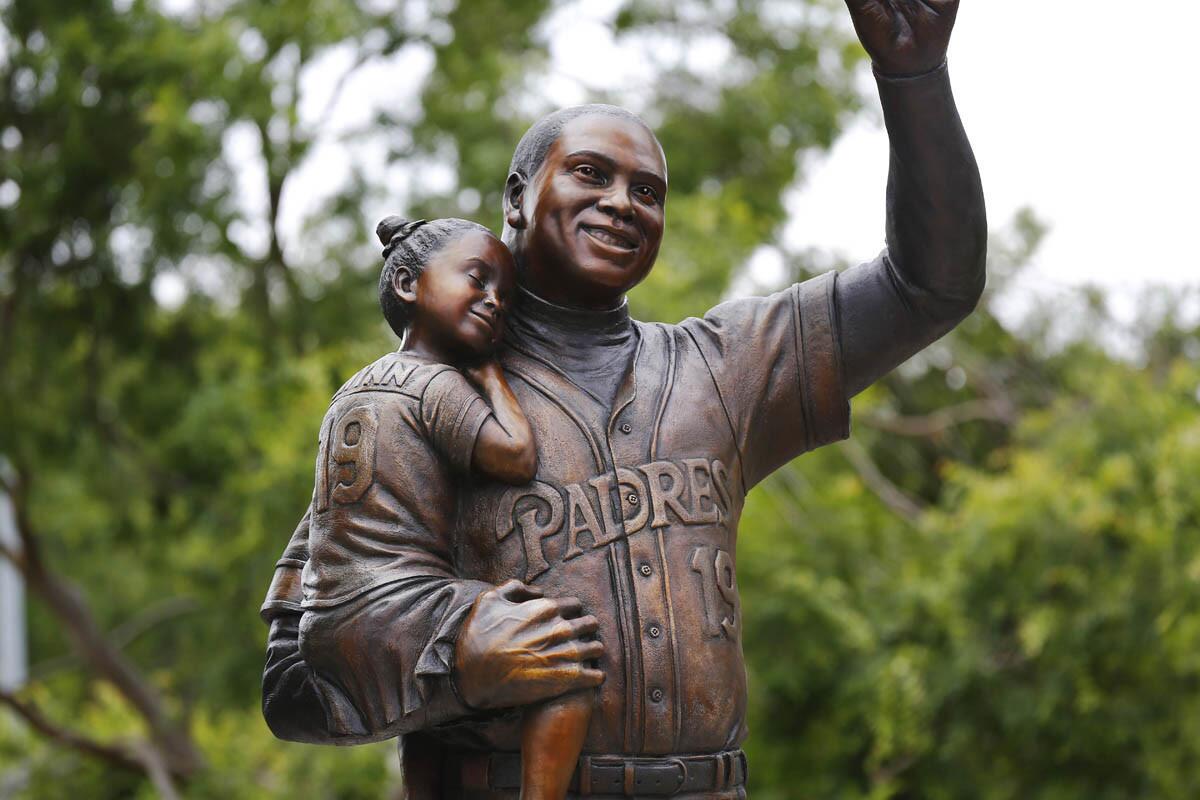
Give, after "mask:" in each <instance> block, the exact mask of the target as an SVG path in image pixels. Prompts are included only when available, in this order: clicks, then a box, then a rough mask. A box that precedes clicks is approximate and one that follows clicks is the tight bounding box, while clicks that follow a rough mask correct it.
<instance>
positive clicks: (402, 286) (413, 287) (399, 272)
mask: <svg viewBox="0 0 1200 800" xmlns="http://www.w3.org/2000/svg"><path fill="white" fill-rule="evenodd" d="M392 291H393V292H395V293H396V297H398V298H400V300H401V302H404V303H415V302H417V279H416V276H414V275H413V274H412V270H410V269H409V268H408V267H405V266H398V267H396V271H395V272H393V273H392Z"/></svg>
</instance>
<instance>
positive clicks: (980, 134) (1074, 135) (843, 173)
mask: <svg viewBox="0 0 1200 800" xmlns="http://www.w3.org/2000/svg"><path fill="white" fill-rule="evenodd" d="M463 1H464V2H469V0H463ZM618 5H619V2H618V0H577V2H574V3H570V4H567V6H566V7H564V8H563V9H562V10H561V11H560V12H559V13H558V14H556V15H554V16H553V17H552V18H551V20H550V21H549V22H548V23H547V24H546V30H547V32H552V34H553V35H549V36H547V38H548V40H549V41H550V42H552V44H553V47H552V70H551V73H550V74H549V75H547V76H545V77H544V79H541V80H539V82H538V85H539V87H540V88H541V89H542V90H543V91H544V92H545V93H546V94H547V95H548V96H549V98H550V99H551V100H552V101H553V102H556V103H558V104H561V105H567V104H571V103H576V102H580V101H582V100H584V99H586V97H587V89H588V86H589V84H591V85H595V86H604V85H609V86H611V85H614V84H615V85H622V86H626V85H627V86H628V88H629V90H630V91H631V92H632V93H633V96H634V97H635V98H636V95H637V93H638V86H637V84H636V81H637V80H639V79H641V80H644V77H643V76H644V74H645V73H644V72H641V64H640V63H639V62H638V55H637V53H631V52H627V51H622V50H621V49H620V48H617V47H616V46H615V45H614V44H613V41H612V37H611V34H610V33H609V31H608V25H607V23H608V21H609V20H611V17H612V13H613V11H614V10H615V8H616V7H617V6H618ZM1197 32H1200V2H1196V0H1142V2H1139V3H1136V4H1131V3H1129V2H1127V0H1125V1H1123V2H1118V1H1117V0H1091V2H1086V3H1085V2H1083V0H1073V1H1071V0H963V2H962V6H961V10H960V12H959V20H958V26H957V28H956V30H955V34H954V39H953V42H952V45H951V51H950V65H951V66H950V69H951V76H952V80H953V83H954V87H955V92H956V95H957V97H958V102H959V108H960V110H961V111H962V115H963V118H964V120H965V122H966V126H967V130H968V133H969V134H970V137H971V140H972V142H973V144H974V146H975V151H976V154H977V156H978V159H979V162H980V167H981V170H982V173H983V180H984V186H985V191H986V194H987V199H988V210H989V217H990V220H991V222H992V226H993V228H994V229H998V228H1001V227H1003V226H1004V225H1005V224H1006V223H1007V222H1008V221H1009V220H1011V218H1012V216H1013V214H1014V213H1015V212H1016V211H1017V210H1018V209H1020V208H1022V207H1026V206H1028V207H1030V208H1032V209H1033V210H1034V211H1035V213H1036V214H1037V215H1038V216H1039V217H1040V218H1041V219H1042V220H1043V221H1044V222H1046V223H1047V224H1048V225H1049V226H1050V230H1051V232H1050V234H1049V236H1048V238H1047V240H1046V242H1045V244H1044V246H1043V248H1042V250H1041V251H1040V252H1039V254H1038V256H1037V258H1036V260H1035V262H1034V265H1033V268H1032V269H1031V270H1029V271H1027V272H1026V273H1025V275H1024V277H1023V278H1022V280H1021V281H1020V282H1019V284H1018V285H1017V286H1016V287H1015V288H1014V290H1013V291H1014V293H1015V294H1016V295H1018V296H1020V295H1021V294H1022V293H1025V294H1037V295H1042V296H1044V295H1045V294H1053V293H1054V292H1055V291H1061V290H1062V289H1063V288H1064V287H1068V286H1073V285H1078V284H1080V283H1084V282H1094V283H1099V284H1101V285H1103V286H1106V287H1109V288H1111V289H1115V290H1116V291H1115V292H1114V294H1115V295H1116V296H1118V297H1126V298H1131V297H1133V296H1135V295H1136V292H1137V289H1138V288H1139V287H1142V286H1145V285H1146V284H1148V283H1168V284H1171V285H1174V286H1184V285H1187V286H1197V285H1200V280H1198V279H1197V276H1200V256H1198V255H1197V250H1196V248H1195V247H1193V245H1192V242H1191V239H1192V233H1193V230H1194V229H1195V226H1196V225H1197V223H1198V222H1200V200H1198V199H1197V191H1198V190H1200V189H1198V187H1200V125H1198V117H1200V100H1198V98H1200V88H1197V83H1198V81H1200V76H1198V75H1197V74H1196V73H1197V71H1198V70H1200V62H1198V61H1197V59H1196V58H1195V52H1196V48H1195V46H1194V43H1193V42H1192V41H1191V40H1190V38H1189V37H1191V36H1193V35H1196V34H1197ZM681 57H683V58H685V59H686V60H687V62H688V64H689V66H691V67H693V68H696V69H714V70H717V69H720V65H721V61H722V48H721V47H720V44H719V42H718V43H711V46H710V47H702V48H697V49H695V50H694V51H692V52H689V53H685V54H682V56H681ZM398 58H400V59H407V60H408V61H407V62H406V63H403V64H402V63H399V62H397V63H385V64H377V65H375V66H374V67H372V68H369V69H368V70H366V71H365V73H364V74H363V75H362V76H360V77H359V78H357V79H355V80H353V81H351V82H350V84H349V85H348V86H347V87H346V92H345V94H344V96H343V99H342V101H341V102H340V103H338V104H337V108H336V109H335V112H336V113H335V116H336V117H337V118H338V119H339V121H343V120H344V122H345V127H352V126H354V125H355V124H357V123H358V122H361V121H362V120H360V119H359V118H363V119H366V118H368V117H369V114H370V112H371V107H372V106H373V105H377V104H380V103H389V104H392V107H393V108H395V107H403V106H404V104H411V103H412V102H413V101H414V100H415V92H416V90H417V88H418V87H419V85H420V81H419V80H409V81H404V82H397V81H395V80H390V79H389V77H394V75H395V74H397V73H402V74H407V75H409V76H413V77H414V78H415V77H416V76H417V75H419V74H422V72H423V71H425V70H428V68H429V67H430V66H432V64H431V62H428V59H426V58H424V57H423V56H421V55H420V54H419V53H418V54H412V53H409V54H407V55H402V56H400V57H398ZM339 59H341V60H342V61H345V62H346V63H349V60H350V54H349V52H347V53H343V54H340V55H339V54H338V53H337V52H334V53H332V54H331V55H330V56H329V58H328V60H327V63H322V64H318V65H317V66H316V67H315V68H312V69H310V71H309V75H308V76H307V77H306V79H305V81H304V94H305V96H306V101H307V102H306V105H307V106H308V107H309V108H313V109H323V108H324V102H325V96H326V95H327V94H328V92H329V88H330V87H331V86H332V85H333V84H334V83H335V82H336V78H337V76H338V74H339V72H340V70H339V68H338V65H339ZM863 79H864V81H865V82H866V85H867V88H869V89H870V90H871V91H872V92H873V87H872V86H870V78H869V75H868V74H867V72H866V70H864V75H863ZM877 109H878V103H877V101H873V106H872V111H873V113H871V114H869V115H867V116H866V117H865V118H863V119H862V120H861V121H860V122H858V123H856V124H855V125H854V126H853V127H852V128H851V129H850V130H849V131H847V132H846V133H845V135H844V136H843V137H842V139H841V140H840V141H839V142H838V144H837V145H836V146H835V148H834V149H833V151H832V152H831V153H830V154H828V155H827V156H821V157H818V158H816V159H815V160H814V161H813V162H812V163H810V165H809V169H808V180H807V181H806V182H805V183H804V185H803V186H801V187H799V188H798V189H797V190H795V191H793V192H792V193H791V196H790V201H789V208H790V209H791V211H792V219H791V221H790V223H789V224H788V225H787V228H786V232H785V240H786V242H787V243H788V244H789V245H793V246H797V247H816V248H819V249H821V250H823V251H827V252H829V253H831V254H835V255H840V256H842V257H844V258H846V259H848V260H861V259H867V258H870V257H872V256H874V255H875V253H876V252H878V250H879V249H880V248H881V247H882V243H883V242H882V238H883V193H884V186H885V183H886V175H887V139H886V136H885V134H884V132H883V130H882V128H881V126H880V123H879V114H878V110H877ZM303 110H304V109H303V108H302V111H303ZM233 143H234V144H235V145H236V143H237V137H236V136H235V137H233ZM246 146H247V148H248V149H250V150H253V149H256V148H255V147H254V144H253V142H247V143H246ZM314 155H315V157H314V158H313V159H311V160H310V162H309V163H308V164H307V165H306V166H305V168H304V169H303V170H302V172H301V174H300V175H299V176H297V178H296V179H294V180H293V181H291V182H289V186H288V191H287V192H286V193H285V194H286V195H287V196H285V203H284V212H285V213H284V219H283V228H284V233H285V241H286V240H287V239H290V240H292V241H293V242H298V241H303V237H302V236H300V235H299V225H300V221H301V219H302V217H303V215H304V213H305V212H306V211H309V210H311V209H312V208H314V207H315V205H316V203H317V202H318V198H319V197H320V195H321V194H322V193H323V192H322V189H323V188H324V187H329V186H331V185H332V183H333V182H334V181H336V179H337V176H338V175H339V174H344V173H345V171H346V170H345V166H346V161H345V159H346V157H347V156H346V154H345V153H344V152H338V148H336V147H334V146H332V145H331V146H329V147H327V148H326V149H325V152H322V151H321V148H318V150H317V152H316V153H315V154H314ZM669 156H670V154H669V153H668V157H669ZM364 157H365V158H366V159H367V160H368V161H369V160H371V159H378V160H379V164H378V165H377V167H378V168H379V169H386V168H387V165H386V164H384V163H383V158H384V155H383V151H382V148H379V149H378V152H376V153H375V154H374V155H372V154H371V153H370V151H369V148H368V150H367V151H366V152H365V156H364V153H359V155H358V158H360V159H361V158H364ZM245 177H246V178H247V181H248V187H251V188H248V190H247V191H248V192H250V193H253V192H254V189H253V188H252V187H253V185H255V184H258V183H260V181H259V180H258V179H257V177H256V176H254V175H253V170H250V171H248V172H247V173H246V176H245ZM440 179H446V180H448V179H451V176H450V175H449V174H443V175H441V176H439V175H438V174H427V175H423V176H420V177H418V178H414V176H412V175H408V174H403V175H402V174H396V175H395V176H394V184H393V185H395V186H396V187H398V188H402V187H403V185H405V184H406V183H408V182H409V181H412V180H424V181H437V180H440ZM264 199H265V198H264ZM254 204H257V203H254ZM389 210H391V209H382V208H381V209H379V211H380V212H385V211H389ZM264 233H265V232H264ZM288 234H290V235H288ZM262 238H264V244H265V237H262ZM1125 311H1126V313H1127V314H1128V313H1132V309H1131V308H1130V307H1129V306H1128V304H1127V305H1126V309H1125Z"/></svg>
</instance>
